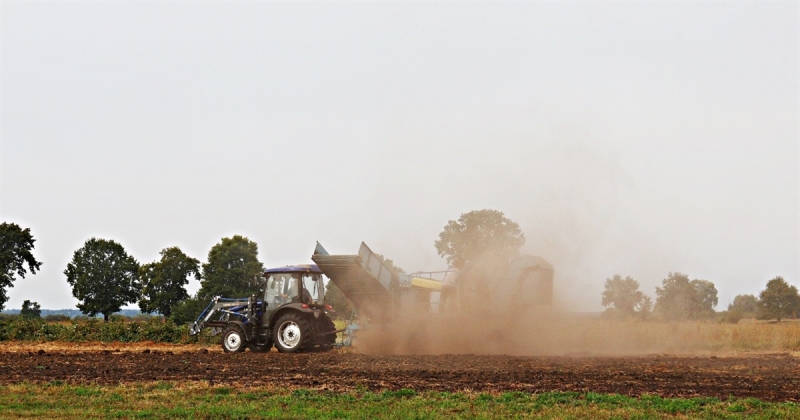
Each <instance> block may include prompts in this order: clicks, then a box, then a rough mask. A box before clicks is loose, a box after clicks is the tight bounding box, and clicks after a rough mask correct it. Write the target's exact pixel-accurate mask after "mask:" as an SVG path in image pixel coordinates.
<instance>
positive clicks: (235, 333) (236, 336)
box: [222, 325, 247, 353]
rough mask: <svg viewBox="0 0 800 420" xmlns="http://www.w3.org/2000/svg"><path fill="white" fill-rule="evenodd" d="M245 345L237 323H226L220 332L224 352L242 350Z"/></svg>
mask: <svg viewBox="0 0 800 420" xmlns="http://www.w3.org/2000/svg"><path fill="white" fill-rule="evenodd" d="M246 345H247V340H245V338H244V332H243V331H242V329H241V328H239V326H237V325H228V326H227V327H226V328H225V332H224V333H222V350H223V351H224V352H225V353H240V352H243V351H244V349H245V347H246Z"/></svg>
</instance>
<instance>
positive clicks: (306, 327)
mask: <svg viewBox="0 0 800 420" xmlns="http://www.w3.org/2000/svg"><path fill="white" fill-rule="evenodd" d="M311 259H312V261H314V263H315V264H306V265H295V266H287V267H281V268H273V269H269V270H266V271H265V272H264V274H263V277H264V280H263V281H262V282H261V288H260V289H259V291H258V293H256V294H253V295H252V296H250V297H247V298H234V299H231V298H223V297H220V296H217V297H215V298H214V299H212V301H211V303H210V304H209V306H208V307H207V308H206V309H205V310H204V311H203V312H202V313H201V314H200V316H199V317H198V318H197V320H196V321H195V322H194V323H193V324H192V325H191V326H190V329H189V332H190V334H192V335H196V334H199V333H200V331H201V330H202V329H203V328H207V327H208V328H213V329H214V330H213V331H212V332H213V333H220V332H221V333H222V348H223V350H224V351H226V352H241V351H244V349H245V348H250V349H251V351H269V350H270V349H271V348H272V347H273V345H274V346H275V347H276V348H277V350H278V351H279V352H282V353H294V352H302V351H326V350H329V349H331V348H332V347H333V346H334V345H335V344H336V335H337V334H338V333H340V332H351V331H353V327H351V326H348V328H346V329H343V330H336V328H335V327H334V324H333V321H332V320H331V318H332V317H335V316H336V314H335V311H334V310H333V308H332V307H331V306H330V305H326V304H325V301H324V296H325V293H324V292H325V288H324V285H323V275H324V276H325V277H327V278H328V279H329V281H332V282H333V283H334V284H335V285H336V286H337V287H338V288H339V289H340V290H341V291H342V293H343V294H344V295H345V296H346V297H347V298H348V299H350V301H351V302H353V305H354V306H355V308H356V310H357V311H358V313H359V319H360V321H361V322H363V321H364V320H368V321H369V322H370V323H377V324H382V323H390V322H393V321H395V320H400V319H403V318H406V317H410V316H420V315H422V316H424V314H427V313H435V312H438V311H439V310H440V308H439V305H438V301H439V295H440V292H441V291H442V288H443V281H442V280H443V279H442V277H443V276H444V275H446V274H447V273H446V272H444V271H442V272H425V273H423V272H417V273H413V274H404V273H396V272H395V271H394V270H392V269H391V268H390V267H389V266H387V265H386V264H385V263H384V261H383V259H382V258H379V257H378V255H377V254H375V253H374V252H372V250H371V249H370V248H369V247H368V246H367V245H366V244H365V243H363V242H362V243H361V247H360V248H359V251H358V254H357V255H331V254H329V253H328V252H327V251H326V250H325V248H323V247H322V245H320V244H319V243H317V246H316V248H315V250H314V254H313V255H312V257H311ZM487 267H488V266H469V265H468V266H467V267H466V268H465V270H463V272H462V273H461V274H459V278H460V280H459V281H458V286H457V290H456V301H457V302H459V305H455V306H460V307H461V308H462V310H470V309H472V308H478V307H490V308H491V307H494V308H498V307H503V308H513V309H514V310H515V311H524V310H525V309H527V308H529V307H531V306H537V305H550V304H551V303H552V295H553V267H552V265H550V264H549V263H547V261H545V260H544V259H542V258H539V257H534V256H519V257H516V258H514V259H512V260H511V261H510V263H508V264H504V265H503V266H502V267H499V268H497V267H496V268H493V269H491V268H489V269H487ZM351 339H352V336H351V337H348V339H347V340H344V341H345V342H346V343H349V342H351Z"/></svg>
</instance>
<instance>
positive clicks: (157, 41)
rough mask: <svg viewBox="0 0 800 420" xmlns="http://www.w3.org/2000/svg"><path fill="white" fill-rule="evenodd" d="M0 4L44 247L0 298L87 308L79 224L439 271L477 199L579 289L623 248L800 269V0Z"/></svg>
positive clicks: (686, 266) (717, 276)
mask: <svg viewBox="0 0 800 420" xmlns="http://www.w3.org/2000/svg"><path fill="white" fill-rule="evenodd" d="M0 7H1V8H2V9H1V10H2V12H0V13H1V14H0V17H1V18H2V22H0V27H1V28H2V29H0V31H2V52H1V53H0V54H1V55H0V57H1V58H2V63H1V65H2V68H0V78H1V80H0V83H1V84H0V86H1V88H2V91H0V98H1V100H2V107H1V108H0V124H1V125H0V130H1V131H0V219H2V220H3V221H11V222H16V223H18V224H20V225H22V226H23V227H30V228H31V229H32V231H33V234H34V236H35V238H36V239H37V242H36V250H35V255H36V256H37V258H39V259H40V260H41V261H43V263H44V265H43V266H42V271H41V272H40V273H39V274H37V275H35V276H28V277H27V278H25V279H24V280H18V281H17V282H16V284H15V287H14V288H12V289H10V290H9V295H10V301H9V302H8V304H7V307H8V308H19V307H20V306H21V304H22V301H23V300H24V299H31V300H35V301H38V302H39V303H41V304H42V307H44V308H64V307H72V306H73V305H74V304H75V303H76V301H75V299H74V298H73V297H72V295H71V292H70V289H69V287H68V285H67V283H66V280H65V276H64V275H63V274H62V272H63V271H64V269H65V267H66V264H67V263H68V262H69V260H70V259H71V257H72V253H73V252H74V251H75V250H76V249H77V248H79V247H80V246H82V244H83V242H84V241H85V240H86V239H88V238H90V237H92V236H96V237H101V238H107V239H114V240H116V241H118V242H120V243H121V244H122V245H123V246H125V248H126V249H127V250H128V252H129V253H131V254H132V255H133V256H134V257H136V258H137V259H138V260H139V261H140V262H142V263H145V262H150V261H153V260H155V259H156V258H157V257H158V252H159V251H160V250H161V249H163V248H165V247H168V246H175V245H177V246H180V247H181V248H182V249H183V250H184V251H185V252H187V253H188V254H190V255H192V256H194V257H196V258H198V259H200V260H205V258H206V255H207V253H208V250H209V249H210V248H211V246H213V245H214V244H215V243H217V242H218V241H219V240H220V239H221V238H222V237H224V236H230V235H234V234H242V235H245V236H247V237H249V238H250V239H252V240H254V241H256V242H258V244H259V248H260V259H261V260H262V261H263V262H264V263H265V264H266V265H267V266H279V265H286V264H293V263H307V262H309V261H310V259H309V256H310V255H311V253H312V251H313V247H314V241H315V240H319V241H321V242H322V243H323V244H324V245H325V246H326V247H327V248H328V250H330V251H332V252H336V253H355V252H356V251H357V249H358V245H359V243H360V241H362V240H363V241H366V242H367V244H369V245H370V246H371V247H372V248H373V249H374V250H375V251H376V252H380V253H383V254H385V255H386V256H388V257H389V258H392V259H394V260H395V261H396V262H397V263H398V264H399V265H400V266H402V267H403V268H405V269H406V270H408V271H415V270H434V269H441V268H444V267H445V263H444V261H443V260H442V259H440V258H439V257H438V256H437V255H436V251H435V249H434V247H433V241H434V240H435V239H436V237H437V235H438V233H439V232H440V231H441V229H442V228H443V226H444V225H445V223H446V222H447V221H448V220H450V219H455V218H457V217H458V216H459V214H461V213H463V212H467V211H470V210H477V209H483V208H492V209H498V210H501V211H503V212H505V213H506V215H507V216H508V217H509V218H511V219H512V220H515V221H517V222H518V223H519V224H520V225H521V227H522V229H523V231H524V232H525V233H526V235H527V237H528V241H527V244H526V247H525V251H526V252H529V253H533V254H537V255H540V256H542V257H544V258H546V259H548V260H549V261H551V262H552V263H553V264H554V265H555V270H556V294H557V299H558V300H560V301H561V302H574V303H575V304H576V305H575V306H574V308H575V309H577V310H599V309H601V305H600V294H601V291H602V287H603V282H604V279H605V278H606V277H610V276H612V275H613V274H617V273H619V274H622V275H631V276H633V277H634V278H635V279H637V280H639V281H640V282H641V283H642V288H643V290H644V291H645V292H646V293H648V294H650V295H651V296H654V288H655V286H656V285H658V284H660V281H661V279H663V278H664V277H665V276H666V275H667V273H668V272H670V271H681V272H685V273H687V274H689V276H690V277H691V278H703V279H708V280H711V281H713V282H714V283H715V284H716V285H717V289H718V290H719V297H720V305H719V306H718V308H717V309H724V308H725V307H726V306H727V304H728V303H729V302H730V301H732V299H733V297H734V296H735V295H736V294H740V293H757V292H758V291H760V290H761V289H763V287H764V285H765V283H766V281H767V280H769V279H770V278H771V277H773V276H775V275H783V276H784V277H785V278H786V279H787V280H788V281H789V282H791V283H793V284H795V285H798V286H800V263H799V261H800V234H799V233H798V231H799V230H800V227H799V225H798V218H799V217H800V216H799V215H800V194H799V193H798V178H799V177H800V172H798V159H799V156H798V138H799V134H800V132H799V129H798V115H800V109H799V107H798V74H800V72H799V71H798V70H799V68H798V54H799V52H798V51H800V48H798V39H799V38H800V37H799V36H798V35H799V34H798V27H799V26H800V25H798V22H800V17H799V16H800V14H799V12H798V2H774V3H730V2H722V3H687V2H682V3H649V2H648V3H646V4H639V3H618V2H614V3H611V2H609V3H603V2H596V3H589V2H581V3H571V4H564V3H560V2H559V3H532V4H525V3H509V4H495V3H492V4H488V3H484V4H482V3H478V4H475V3H470V4H450V3H448V4H443V3H432V4H425V3H414V4H410V3H395V4H391V3H381V4H368V3H358V4H355V3H340V4H331V3H325V4H322V3H319V4H313V3H312V4H262V3H236V4H207V3H206V4H190V3H183V2H181V3H177V2H176V3H168V2H160V3H156V2H143V3H113V4H112V3H86V4H81V3H71V2H70V3H34V2H10V1H3V2H2V3H0ZM197 288H199V284H197V282H195V281H192V283H191V284H190V290H191V291H194V290H196V289H197Z"/></svg>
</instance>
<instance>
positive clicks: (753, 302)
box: [725, 295, 758, 324]
mask: <svg viewBox="0 0 800 420" xmlns="http://www.w3.org/2000/svg"><path fill="white" fill-rule="evenodd" d="M757 312H758V298H756V297H755V296H753V295H737V296H736V297H735V298H733V303H731V304H729V305H728V310H727V311H726V312H725V321H727V322H730V323H734V324H735V323H737V322H739V320H740V319H742V318H755V316H756V313H757Z"/></svg>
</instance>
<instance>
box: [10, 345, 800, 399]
mask: <svg viewBox="0 0 800 420" xmlns="http://www.w3.org/2000/svg"><path fill="white" fill-rule="evenodd" d="M54 380H58V381H64V382H67V383H91V384H117V383H121V382H122V383H131V382H148V381H209V382H210V383H212V384H230V385H234V386H256V385H276V386H289V387H303V388H315V389H330V390H349V389H355V388H359V387H364V388H368V389H372V390H381V389H391V390H397V389H403V388H410V389H415V390H420V391H421V390H436V391H464V390H467V391H474V392H505V391H523V392H545V391H592V392H598V393H619V394H624V395H630V396H637V395H641V394H657V395H661V396H665V397H695V396H709V397H710V396H715V397H720V398H727V397H728V396H736V397H756V398H760V399H762V400H768V401H798V400H800V386H798V385H800V363H799V359H797V358H795V357H792V356H791V355H788V354H775V355H751V356H742V357H738V356H737V357H685V356H646V357H609V358H596V357H583V358H569V357H509V356H472V355H439V356H368V355H361V354H353V353H336V352H333V353H322V354H299V355H291V354H279V353H275V352H271V353H250V352H246V353H240V354H222V353H217V352H210V353H209V352H207V350H192V351H188V350H183V351H165V350H140V349H137V350H136V351H119V350H111V351H108V350H107V351H93V352H75V351H62V352H58V351H45V350H39V351H27V352H16V353H12V352H5V353H0V383H5V384H9V383H19V382H35V383H38V382H50V381H54Z"/></svg>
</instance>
